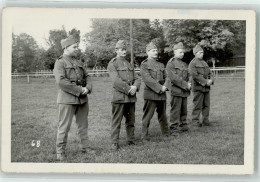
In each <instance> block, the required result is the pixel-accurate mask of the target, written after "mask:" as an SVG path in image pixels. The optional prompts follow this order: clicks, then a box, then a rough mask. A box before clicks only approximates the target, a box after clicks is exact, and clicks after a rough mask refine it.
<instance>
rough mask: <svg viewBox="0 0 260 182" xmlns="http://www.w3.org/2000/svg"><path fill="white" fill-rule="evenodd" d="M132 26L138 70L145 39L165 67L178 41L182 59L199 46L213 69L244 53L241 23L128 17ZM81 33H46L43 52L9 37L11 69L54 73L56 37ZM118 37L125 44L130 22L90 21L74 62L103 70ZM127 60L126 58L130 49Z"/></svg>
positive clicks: (28, 40) (27, 40)
mask: <svg viewBox="0 0 260 182" xmlns="http://www.w3.org/2000/svg"><path fill="white" fill-rule="evenodd" d="M132 22H133V37H132V40H133V51H134V58H135V63H136V65H137V66H138V65H140V63H141V62H142V61H143V60H144V59H146V57H147V55H146V53H145V48H146V45H147V44H148V43H149V42H150V41H153V42H154V43H155V44H156V45H157V47H158V49H159V61H161V62H163V63H164V64H166V63H167V61H168V60H169V59H170V57H172V56H173V51H172V48H173V45H174V44H176V43H178V42H183V44H184V45H185V47H186V54H185V57H184V58H183V60H184V61H185V62H187V63H189V62H190V61H191V60H192V58H193V53H192V48H193V47H194V46H195V45H196V44H200V45H201V46H202V47H203V48H204V50H205V55H204V59H205V60H206V61H209V60H211V59H215V60H218V61H217V62H216V65H217V66H225V65H227V61H228V60H229V59H230V58H232V57H233V56H234V55H245V41H246V37H245V34H246V23H245V21H236V20H182V19H178V20H175V19H164V20H158V19H155V20H149V19H133V20H132ZM80 34H81V32H80V31H79V30H77V29H76V28H73V29H72V30H70V31H69V32H67V31H66V30H65V27H64V26H63V27H62V28H61V29H60V30H50V31H49V37H48V38H47V39H46V40H45V41H46V43H47V44H48V49H47V50H45V49H43V48H41V47H40V46H39V45H37V43H36V41H35V39H34V38H33V37H32V36H30V35H28V34H26V33H21V34H19V35H15V34H12V71H17V72H32V71H36V70H43V69H53V67H54V63H55V61H56V60H57V59H58V58H59V57H60V56H61V55H62V48H61V44H60V41H61V39H64V38H66V37H67V36H68V35H73V36H74V38H76V39H78V40H80V37H81V35H80ZM119 39H124V40H126V41H127V42H128V43H129V45H130V20H129V19H92V27H91V31H90V32H89V33H85V34H83V37H82V40H83V43H84V44H85V50H82V51H80V52H79V54H78V56H77V58H78V59H81V60H82V61H83V62H84V63H85V65H86V66H87V67H89V68H90V69H91V68H93V67H97V66H98V67H105V68H106V67H107V64H108V62H109V61H110V60H111V59H112V58H113V57H114V56H115V55H116V54H115V51H114V49H115V44H116V42H117V41H118V40H119ZM129 48H130V47H129ZM127 58H128V59H130V49H129V51H128V55H127ZM209 64H211V63H210V62H209Z"/></svg>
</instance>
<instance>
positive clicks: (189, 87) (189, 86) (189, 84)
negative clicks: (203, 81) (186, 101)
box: [188, 82, 191, 90]
mask: <svg viewBox="0 0 260 182" xmlns="http://www.w3.org/2000/svg"><path fill="white" fill-rule="evenodd" d="M188 90H191V83H190V82H188Z"/></svg>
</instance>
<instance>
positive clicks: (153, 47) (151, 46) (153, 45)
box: [146, 42, 157, 52]
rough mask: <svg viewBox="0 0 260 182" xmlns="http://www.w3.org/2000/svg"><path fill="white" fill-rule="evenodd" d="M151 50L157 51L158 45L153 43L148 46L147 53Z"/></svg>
mask: <svg viewBox="0 0 260 182" xmlns="http://www.w3.org/2000/svg"><path fill="white" fill-rule="evenodd" d="M151 49H157V47H156V45H155V44H154V43H153V42H150V43H149V44H148V45H147V46H146V52H149V51H150V50H151Z"/></svg>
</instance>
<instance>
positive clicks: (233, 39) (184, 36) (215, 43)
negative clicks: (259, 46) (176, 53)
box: [162, 19, 245, 62]
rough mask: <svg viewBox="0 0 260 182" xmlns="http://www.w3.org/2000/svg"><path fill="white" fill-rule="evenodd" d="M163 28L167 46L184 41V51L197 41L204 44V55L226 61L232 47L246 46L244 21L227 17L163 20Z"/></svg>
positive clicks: (169, 49) (241, 47) (207, 57)
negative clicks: (219, 18)
mask: <svg viewBox="0 0 260 182" xmlns="http://www.w3.org/2000/svg"><path fill="white" fill-rule="evenodd" d="M162 24H163V31H164V36H165V40H166V41H167V44H168V47H167V48H166V52H170V51H171V50H172V46H173V45H174V44H176V43H178V42H183V44H184V45H185V46H186V49H187V52H191V51H192V48H193V47H195V45H196V44H199V45H201V46H202V47H204V48H205V50H206V51H205V53H206V54H205V56H204V59H206V60H207V59H210V58H211V57H214V58H217V59H218V60H220V61H222V62H223V61H225V60H227V59H228V58H230V57H232V56H233V51H234V50H235V49H239V50H241V49H242V50H243V49H244V48H245V22H244V21H227V20H173V19H172V20H163V22H162Z"/></svg>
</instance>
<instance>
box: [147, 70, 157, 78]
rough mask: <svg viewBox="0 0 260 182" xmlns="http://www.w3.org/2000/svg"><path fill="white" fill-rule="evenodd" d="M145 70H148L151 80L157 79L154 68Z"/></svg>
mask: <svg viewBox="0 0 260 182" xmlns="http://www.w3.org/2000/svg"><path fill="white" fill-rule="evenodd" d="M147 69H148V71H149V73H150V75H151V77H152V78H153V79H156V78H157V70H156V69H154V68H151V67H149V68H147Z"/></svg>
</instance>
